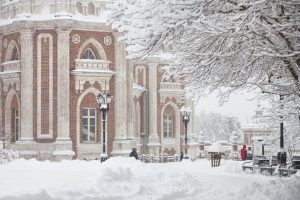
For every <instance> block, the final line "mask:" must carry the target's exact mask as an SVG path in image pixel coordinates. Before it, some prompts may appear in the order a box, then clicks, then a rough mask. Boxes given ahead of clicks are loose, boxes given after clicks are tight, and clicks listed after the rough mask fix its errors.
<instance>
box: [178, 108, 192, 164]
mask: <svg viewBox="0 0 300 200" xmlns="http://www.w3.org/2000/svg"><path fill="white" fill-rule="evenodd" d="M180 111H181V114H182V121H183V122H184V144H185V147H184V158H185V159H187V158H188V156H187V140H188V138H187V125H188V122H189V121H190V115H191V109H190V108H189V107H185V106H183V107H182V108H181V109H180Z"/></svg>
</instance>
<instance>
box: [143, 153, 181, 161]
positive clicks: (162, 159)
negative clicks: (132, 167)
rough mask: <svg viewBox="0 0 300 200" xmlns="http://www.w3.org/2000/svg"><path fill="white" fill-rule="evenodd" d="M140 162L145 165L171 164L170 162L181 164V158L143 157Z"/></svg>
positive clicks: (176, 156)
mask: <svg viewBox="0 0 300 200" xmlns="http://www.w3.org/2000/svg"><path fill="white" fill-rule="evenodd" d="M140 160H141V161H142V162H145V163H169V162H179V161H180V158H179V156H178V155H176V154H175V155H173V156H169V155H159V156H153V155H144V154H143V155H142V156H141V157H140Z"/></svg>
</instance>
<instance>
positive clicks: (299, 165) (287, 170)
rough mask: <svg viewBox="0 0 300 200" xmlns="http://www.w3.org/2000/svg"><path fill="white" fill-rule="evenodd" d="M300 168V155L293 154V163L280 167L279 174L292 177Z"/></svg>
mask: <svg viewBox="0 0 300 200" xmlns="http://www.w3.org/2000/svg"><path fill="white" fill-rule="evenodd" d="M299 170H300V156H293V157H292V158H291V163H289V164H287V165H286V166H282V167H279V169H278V174H279V176H284V177H290V176H291V175H293V174H296V173H297V172H298V171H299Z"/></svg>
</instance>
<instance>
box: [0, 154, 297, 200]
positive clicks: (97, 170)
mask: <svg viewBox="0 0 300 200" xmlns="http://www.w3.org/2000/svg"><path fill="white" fill-rule="evenodd" d="M209 164H210V163H209V162H208V161H207V160H200V161H196V162H190V161H184V162H181V163H168V164H144V163H142V162H139V161H135V160H134V159H129V158H112V159H109V160H108V161H106V162H105V163H103V164H100V163H99V161H89V162H87V161H63V162H61V163H51V162H49V161H44V162H38V161H35V160H30V161H25V160H17V161H15V162H13V163H10V164H8V165H2V166H0V173H1V176H0V177H1V178H0V185H1V187H0V200H17V199H18V200H21V199H22V200H61V199H63V200H71V199H72V200H96V199H97V200H131V199H132V200H148V199H149V200H183V199H184V200H198V199H201V200H206V199H207V200H208V199H209V200H214V199H216V200H217V199H222V200H223V199H225V200H226V199H228V200H229V199H230V200H234V199H239V200H240V199H241V198H242V199H246V200H247V199H249V200H250V199H253V200H254V199H255V200H259V199H264V200H271V199H278V200H281V199H282V200H299V199H300V189H299V188H300V177H299V176H295V177H292V178H290V179H279V178H277V177H268V176H262V175H252V174H244V173H242V172H241V162H234V161H222V163H221V167H218V168H211V167H210V166H209Z"/></svg>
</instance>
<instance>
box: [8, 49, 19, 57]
mask: <svg viewBox="0 0 300 200" xmlns="http://www.w3.org/2000/svg"><path fill="white" fill-rule="evenodd" d="M10 60H19V54H18V50H17V48H16V47H14V48H13V51H12V54H11V58H10Z"/></svg>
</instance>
